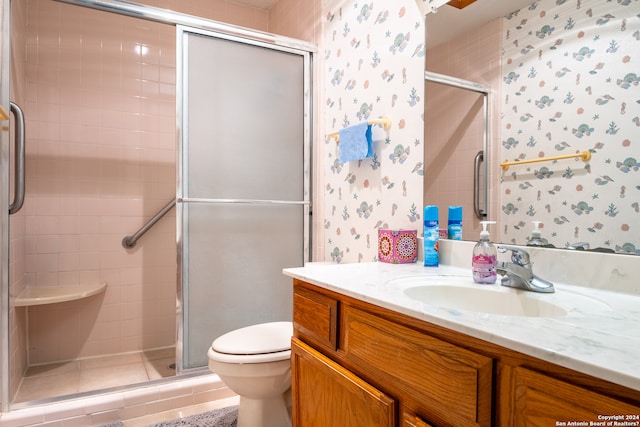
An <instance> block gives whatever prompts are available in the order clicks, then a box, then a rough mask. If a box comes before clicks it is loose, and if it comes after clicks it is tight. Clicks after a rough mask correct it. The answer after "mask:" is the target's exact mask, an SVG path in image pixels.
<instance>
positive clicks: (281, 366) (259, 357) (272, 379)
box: [207, 322, 293, 427]
mask: <svg viewBox="0 0 640 427" xmlns="http://www.w3.org/2000/svg"><path fill="white" fill-rule="evenodd" d="M292 335H293V324H292V323H291V322H272V323H261V324H258V325H252V326H247V327H246V328H241V329H236V330H235V331H231V332H228V333H226V334H224V335H222V336H220V337H218V338H216V340H215V341H213V344H211V347H210V348H209V351H208V352H207V355H208V357H209V369H210V370H211V371H212V372H214V373H216V374H218V376H219V377H220V380H221V381H222V382H223V383H224V384H225V385H226V386H227V387H229V389H231V390H232V391H233V392H234V393H236V394H237V395H238V396H240V403H239V406H238V427H290V426H291V360H290V359H291V336H292Z"/></svg>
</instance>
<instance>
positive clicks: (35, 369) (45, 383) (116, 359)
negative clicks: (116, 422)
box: [14, 347, 175, 403]
mask: <svg viewBox="0 0 640 427" xmlns="http://www.w3.org/2000/svg"><path fill="white" fill-rule="evenodd" d="M174 361H175V348H174V347H171V348H164V349H159V350H149V351H141V352H137V353H127V354H119V355H113V356H104V357H97V358H91V359H82V360H75V361H71V362H64V363H54V364H50V365H39V366H32V367H30V368H29V369H28V370H27V373H26V374H25V376H24V378H23V379H22V384H21V385H20V388H19V389H18V392H17V393H16V396H15V398H14V402H16V403H17V402H26V401H30V400H39V399H47V398H50V397H54V396H62V395H67V394H75V393H82V392H85V391H91V390H99V389H104V388H109V387H118V386H123V385H129V384H135V383H139V382H143V381H148V380H154V379H159V378H166V377H171V376H173V375H175V370H174V369H172V368H170V367H169V365H171V364H172V363H174Z"/></svg>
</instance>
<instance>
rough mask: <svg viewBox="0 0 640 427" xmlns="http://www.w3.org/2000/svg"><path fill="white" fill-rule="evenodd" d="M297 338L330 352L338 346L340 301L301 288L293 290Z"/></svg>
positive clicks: (296, 287)
mask: <svg viewBox="0 0 640 427" xmlns="http://www.w3.org/2000/svg"><path fill="white" fill-rule="evenodd" d="M293 326H294V328H295V330H296V336H298V337H301V338H303V339H304V340H305V341H307V342H309V343H311V344H314V345H318V346H321V347H324V348H327V349H329V350H335V349H336V348H337V346H338V332H337V331H338V301H337V300H335V299H333V298H330V297H328V296H326V295H322V294H319V293H317V292H314V291H311V290H309V289H307V288H303V287H301V286H294V290H293Z"/></svg>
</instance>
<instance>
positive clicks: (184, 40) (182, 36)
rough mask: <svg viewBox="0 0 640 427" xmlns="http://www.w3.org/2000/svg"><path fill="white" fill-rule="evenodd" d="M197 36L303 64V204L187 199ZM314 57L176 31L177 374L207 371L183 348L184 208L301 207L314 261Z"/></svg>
mask: <svg viewBox="0 0 640 427" xmlns="http://www.w3.org/2000/svg"><path fill="white" fill-rule="evenodd" d="M189 34H192V35H198V36H204V37H210V38H215V39H220V40H224V41H229V42H236V43H241V44H244V45H247V46H252V47H258V48H262V49H269V50H273V51H277V52H281V53H287V54H293V55H298V56H300V57H301V59H302V61H303V96H304V101H303V121H304V123H303V126H302V129H303V137H302V140H301V143H302V144H303V156H304V159H303V162H302V164H301V169H302V171H303V180H304V182H303V194H302V196H303V197H302V200H296V201H283V200H255V199H251V200H244V199H194V198H189V197H185V193H186V191H185V190H186V187H187V183H186V182H185V180H186V175H187V173H188V170H187V168H188V166H186V164H185V159H184V153H185V150H186V148H185V147H186V143H185V141H187V140H188V139H189V137H188V135H189V129H188V120H187V119H186V117H187V115H188V111H187V104H188V102H187V97H188V94H186V93H184V91H183V89H184V88H185V87H187V85H188V83H189V82H188V77H187V75H188V67H189V63H188V47H187V45H188V35H189ZM312 58H313V56H312V53H311V52H310V51H309V50H306V49H300V48H299V47H292V46H288V45H282V44H275V43H270V42H265V41H262V40H255V39H249V38H247V37H244V36H238V35H237V34H227V33H223V32H219V31H209V30H205V29H201V28H193V27H188V26H183V25H178V26H177V28H176V63H177V67H176V108H177V114H176V117H177V119H178V123H177V138H178V142H177V146H178V154H177V159H176V166H177V168H176V169H177V189H176V192H177V201H176V202H177V203H176V225H177V228H176V233H177V235H176V238H177V242H178V294H177V296H178V301H177V309H176V317H177V319H176V324H177V326H178V329H177V335H178V336H177V339H176V373H177V374H178V375H179V374H181V373H188V372H194V371H199V370H202V369H203V368H204V369H207V367H206V366H204V367H202V366H200V367H191V368H185V366H184V359H185V349H184V347H183V345H184V343H185V338H186V334H185V332H186V331H185V323H186V320H185V319H186V318H188V317H189V307H188V305H187V304H185V299H186V295H187V294H188V286H187V287H185V285H188V282H189V280H188V278H189V274H188V270H187V269H186V268H185V265H184V264H185V262H184V259H185V258H186V257H188V253H187V251H188V245H187V244H186V242H187V241H188V236H187V233H186V232H185V230H184V229H183V227H181V225H182V224H184V220H185V204H188V203H196V204H223V205H228V206H231V205H234V204H235V205H238V204H249V205H255V206H259V205H263V206H264V205H290V206H293V205H300V206H302V215H303V230H302V232H303V242H302V243H303V254H302V257H303V262H305V263H306V262H308V261H309V260H310V259H311V245H310V241H311V141H312V128H313V127H312V121H311V118H312V116H313V111H312V98H313V97H312V93H313V89H312V78H311V76H312V71H313V62H312Z"/></svg>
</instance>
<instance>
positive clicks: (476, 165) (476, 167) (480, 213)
mask: <svg viewBox="0 0 640 427" xmlns="http://www.w3.org/2000/svg"><path fill="white" fill-rule="evenodd" d="M483 161H484V151H482V150H481V151H478V154H476V157H475V159H474V160H473V211H474V212H475V214H476V216H477V217H478V218H479V219H485V218H486V217H487V212H486V211H485V210H483V209H482V208H481V207H480V200H479V199H480V196H479V195H480V184H479V182H478V181H480V163H482V162H483ZM486 185H487V183H486V181H485V182H484V186H485V187H486ZM483 194H484V196H485V199H484V201H483V202H484V205H485V206H486V204H487V200H486V194H487V193H486V192H484V193H483Z"/></svg>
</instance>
